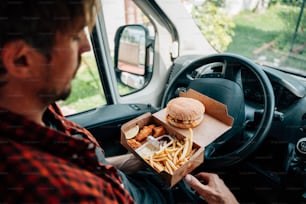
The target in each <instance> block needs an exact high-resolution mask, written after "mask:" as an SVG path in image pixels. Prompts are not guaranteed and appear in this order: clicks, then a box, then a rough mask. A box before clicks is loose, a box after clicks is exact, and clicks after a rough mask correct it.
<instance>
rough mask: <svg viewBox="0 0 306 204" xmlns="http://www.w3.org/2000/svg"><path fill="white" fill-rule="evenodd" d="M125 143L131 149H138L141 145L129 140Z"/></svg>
mask: <svg viewBox="0 0 306 204" xmlns="http://www.w3.org/2000/svg"><path fill="white" fill-rule="evenodd" d="M127 143H128V144H129V146H130V147H132V148H133V149H137V148H138V147H140V146H141V143H140V142H138V141H137V140H135V139H129V140H127Z"/></svg>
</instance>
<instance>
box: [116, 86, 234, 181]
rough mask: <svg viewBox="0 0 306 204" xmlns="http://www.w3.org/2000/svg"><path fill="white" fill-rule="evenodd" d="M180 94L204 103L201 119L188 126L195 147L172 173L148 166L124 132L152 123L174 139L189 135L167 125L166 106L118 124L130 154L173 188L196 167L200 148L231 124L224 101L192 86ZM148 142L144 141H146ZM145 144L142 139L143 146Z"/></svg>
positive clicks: (200, 154) (231, 120) (202, 160)
mask: <svg viewBox="0 0 306 204" xmlns="http://www.w3.org/2000/svg"><path fill="white" fill-rule="evenodd" d="M180 97H190V98H194V99H197V100H199V101H201V102H202V103H203V104H204V105H205V114H204V118H203V120H202V122H201V123H200V124H199V125H198V126H196V127H194V128H192V132H193V139H192V140H193V145H192V146H193V148H194V149H195V150H196V151H195V152H194V153H193V155H192V156H191V157H190V158H189V159H188V161H187V162H185V163H184V164H183V165H182V166H180V167H179V168H178V169H176V170H175V171H174V172H173V173H172V174H169V173H168V172H166V171H161V172H157V171H156V170H155V169H154V168H153V167H152V166H150V165H149V163H148V162H146V161H145V160H144V159H143V157H141V156H140V155H139V154H138V152H139V151H138V149H139V148H141V146H140V147H139V148H137V149H136V148H132V147H131V146H130V145H129V144H128V141H127V132H128V131H129V130H131V129H132V128H134V127H135V126H138V127H139V129H142V128H143V127H144V126H146V125H150V124H156V125H161V126H163V127H164V128H165V129H166V131H167V134H168V135H170V136H171V137H173V138H176V139H178V140H183V139H184V138H186V137H189V136H190V132H189V129H180V128H176V127H174V126H171V125H170V124H169V123H167V121H166V115H167V113H166V108H164V109H162V110H160V111H158V112H156V113H154V114H151V113H145V114H143V115H141V116H139V117H137V118H135V119H133V120H131V121H129V122H127V123H125V124H123V125H122V127H121V144H122V145H123V146H124V147H125V148H127V149H128V150H129V151H130V152H131V153H133V154H134V155H135V156H136V157H137V158H139V159H140V160H142V161H143V162H144V163H145V164H146V165H147V166H148V167H149V168H151V169H152V170H153V171H155V172H157V173H158V174H159V175H160V177H161V178H162V179H163V180H164V181H165V183H166V184H168V185H169V186H170V187H173V186H174V185H175V184H176V183H178V182H179V181H180V180H181V179H182V178H183V177H184V176H185V175H187V174H188V173H190V172H191V171H193V170H194V169H195V168H196V167H198V166H199V165H201V164H202V163H203V162H204V149H205V147H206V146H207V145H208V144H210V143H211V142H213V141H214V140H215V139H217V138H218V137H220V136H221V135H222V134H223V133H225V132H226V131H228V130H229V129H230V128H231V127H232V124H233V121H234V120H233V118H232V117H231V116H229V115H228V112H227V108H226V106H225V105H224V104H222V103H220V102H218V101H216V100H213V99H211V98H209V97H207V96H205V95H202V94H201V93H199V92H197V91H194V90H192V89H190V90H188V91H187V92H186V93H180ZM147 142H148V141H147ZM145 144H147V143H146V142H145V143H143V145H145Z"/></svg>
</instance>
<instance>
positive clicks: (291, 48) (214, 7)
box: [181, 0, 306, 75]
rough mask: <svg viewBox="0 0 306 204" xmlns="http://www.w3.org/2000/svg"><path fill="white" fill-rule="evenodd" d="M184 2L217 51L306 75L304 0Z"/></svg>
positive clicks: (196, 0)
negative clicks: (235, 54) (238, 55)
mask: <svg viewBox="0 0 306 204" xmlns="http://www.w3.org/2000/svg"><path fill="white" fill-rule="evenodd" d="M181 2H182V3H183V4H184V6H185V7H186V9H187V10H188V12H189V13H190V14H191V15H192V17H193V20H194V21H195V23H196V24H197V26H198V27H199V28H200V30H201V32H202V34H203V35H204V36H205V37H206V39H207V40H208V41H209V43H210V44H211V45H212V46H213V47H214V48H215V49H216V50H217V51H219V52H231V53H237V54H240V55H243V56H246V57H248V58H251V59H253V60H254V61H256V62H258V63H260V64H264V65H267V66H272V67H275V68H279V69H285V70H286V71H290V72H293V71H295V72H297V73H299V74H303V75H305V73H306V55H305V53H306V29H305V28H306V19H305V15H304V14H305V10H304V4H305V0H247V1H245V0H181Z"/></svg>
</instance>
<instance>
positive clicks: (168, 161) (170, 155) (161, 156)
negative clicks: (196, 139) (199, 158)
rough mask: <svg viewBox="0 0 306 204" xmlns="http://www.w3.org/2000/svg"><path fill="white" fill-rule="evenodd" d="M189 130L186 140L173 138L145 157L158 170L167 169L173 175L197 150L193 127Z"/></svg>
mask: <svg viewBox="0 0 306 204" xmlns="http://www.w3.org/2000/svg"><path fill="white" fill-rule="evenodd" d="M189 132H190V135H189V137H186V138H184V140H181V141H180V140H178V139H173V140H171V141H169V142H167V143H166V144H163V146H162V147H161V148H160V149H161V150H160V151H157V152H154V153H153V154H152V155H151V156H149V157H143V159H144V160H145V161H146V162H147V163H148V164H150V165H151V166H152V167H153V168H154V169H155V170H156V171H157V172H161V171H166V172H168V173H169V174H171V175H172V174H173V172H174V171H175V170H177V169H178V168H179V167H181V166H182V165H183V164H184V163H185V162H186V161H188V160H189V158H190V157H191V156H192V155H193V154H194V153H195V151H196V149H193V132H192V129H191V128H189Z"/></svg>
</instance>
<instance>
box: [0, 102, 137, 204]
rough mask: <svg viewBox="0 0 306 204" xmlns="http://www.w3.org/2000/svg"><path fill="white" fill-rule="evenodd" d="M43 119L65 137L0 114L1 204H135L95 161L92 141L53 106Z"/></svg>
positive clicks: (114, 173)
mask: <svg viewBox="0 0 306 204" xmlns="http://www.w3.org/2000/svg"><path fill="white" fill-rule="evenodd" d="M46 114H48V117H53V118H52V119H53V120H55V121H57V122H58V124H57V127H58V126H59V127H61V128H60V129H63V131H64V132H61V131H56V130H53V129H51V128H46V127H43V126H40V125H38V124H36V123H34V122H32V121H29V120H27V119H26V118H24V117H22V116H20V115H16V114H13V113H11V112H9V111H6V110H1V109H0V121H1V122H0V158H1V160H0V161H1V162H0V203H106V204H107V203H133V200H132V197H131V196H130V195H129V193H128V192H127V191H126V190H125V189H124V188H122V183H121V180H120V178H119V174H118V171H117V170H116V169H115V168H114V167H112V166H109V165H105V164H102V163H99V162H98V160H97V157H96V153H95V148H96V146H98V143H97V141H96V140H95V139H94V137H93V136H92V135H91V134H90V133H89V132H88V131H87V130H86V129H84V128H81V127H79V126H77V125H76V124H75V123H73V122H71V121H68V120H66V119H65V118H64V117H63V116H62V114H61V112H60V110H59V109H58V107H57V106H56V105H53V106H50V107H49V109H48V110H47V112H46ZM75 133H81V134H82V135H83V139H78V138H75V137H72V134H75Z"/></svg>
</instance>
